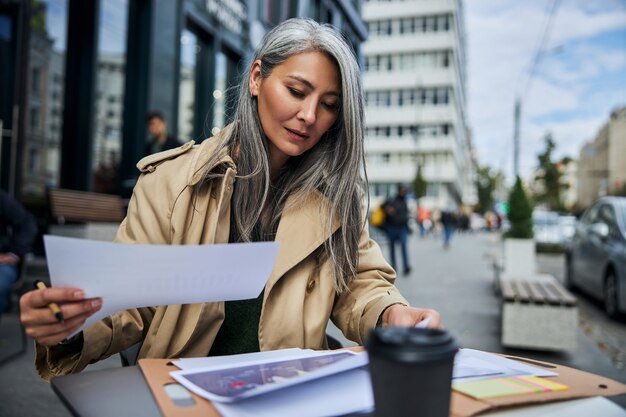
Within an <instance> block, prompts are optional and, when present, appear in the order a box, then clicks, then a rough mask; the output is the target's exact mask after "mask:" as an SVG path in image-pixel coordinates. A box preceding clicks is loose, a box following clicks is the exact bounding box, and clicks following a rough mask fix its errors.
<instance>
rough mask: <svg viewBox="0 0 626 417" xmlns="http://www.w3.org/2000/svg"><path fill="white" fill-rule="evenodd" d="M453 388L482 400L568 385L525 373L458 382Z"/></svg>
mask: <svg viewBox="0 0 626 417" xmlns="http://www.w3.org/2000/svg"><path fill="white" fill-rule="evenodd" d="M452 388H453V389H454V390H455V391H458V392H460V393H463V394H465V395H469V396H470V397H473V398H476V399H479V400H480V399H482V398H490V397H503V396H506V395H519V394H530V393H542V392H552V391H563V390H566V389H567V385H563V384H559V383H558V382H554V381H551V380H549V379H546V378H540V377H536V376H532V375H525V376H514V377H507V378H490V379H481V380H478V381H467V382H458V383H455V384H452Z"/></svg>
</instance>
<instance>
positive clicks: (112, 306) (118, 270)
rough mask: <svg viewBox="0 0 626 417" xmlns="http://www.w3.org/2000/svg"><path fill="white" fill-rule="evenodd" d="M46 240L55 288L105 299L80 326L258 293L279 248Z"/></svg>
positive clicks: (263, 244) (262, 244)
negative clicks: (135, 311)
mask: <svg viewBox="0 0 626 417" xmlns="http://www.w3.org/2000/svg"><path fill="white" fill-rule="evenodd" d="M44 244H45V248H46V259H47V262H48V270H49V272H50V281H51V283H52V286H53V287H75V288H80V289H82V290H84V291H85V296H86V297H87V298H92V297H101V298H102V308H101V309H100V311H98V312H96V313H95V314H94V315H93V316H91V317H89V318H88V319H87V321H86V322H85V324H84V325H83V326H82V327H81V329H79V330H82V329H84V328H85V327H88V326H90V325H91V324H93V323H95V322H97V321H98V320H100V319H102V318H104V317H106V316H109V315H111V314H113V313H116V312H118V311H122V310H126V309H128V308H135V307H148V306H159V305H170V304H193V303H203V302H210V301H229V300H245V299H250V298H256V297H257V296H258V295H259V294H260V293H261V290H262V289H263V287H264V285H265V283H266V282H267V279H268V278H269V276H270V273H271V272H272V268H273V267H274V262H275V259H276V255H277V253H278V243H276V242H255V243H232V244H227V245H226V244H215V245H144V244H126V243H113V242H102V241H93V240H86V239H74V238H67V237H60V236H50V235H46V236H44ZM77 332H78V331H77Z"/></svg>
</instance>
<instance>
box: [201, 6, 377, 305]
mask: <svg viewBox="0 0 626 417" xmlns="http://www.w3.org/2000/svg"><path fill="white" fill-rule="evenodd" d="M305 52H321V53H324V54H326V56H328V57H329V58H330V59H331V60H332V61H334V62H335V63H336V65H337V67H338V68H339V72H340V76H341V107H340V109H339V111H338V116H337V121H336V122H335V124H334V125H333V126H332V127H331V128H330V129H329V130H328V131H327V132H326V133H325V134H324V135H323V137H322V138H321V140H320V141H319V142H318V143H317V145H316V146H315V147H313V148H312V149H310V150H308V151H307V152H305V153H304V154H302V155H300V156H298V157H292V158H290V160H289V161H288V163H287V166H286V167H285V169H284V171H285V172H283V173H282V175H281V176H280V178H279V179H278V180H277V181H276V183H275V184H272V183H271V181H270V165H269V157H268V149H267V139H266V136H265V134H264V132H263V129H262V127H261V122H260V120H259V115H258V109H257V100H256V97H253V96H252V94H251V91H250V86H249V84H248V77H249V75H250V74H249V71H250V69H251V68H252V64H250V66H249V67H248V72H247V73H246V74H244V79H243V82H242V83H241V91H240V95H239V102H238V105H237V108H236V112H235V116H234V120H233V123H232V128H231V129H230V131H229V133H227V135H228V137H227V138H226V139H225V140H224V142H223V147H226V148H228V151H229V152H230V154H231V155H233V154H237V156H236V165H237V181H236V183H235V189H234V192H233V197H232V206H231V210H232V212H233V215H232V216H231V218H232V219H233V222H232V223H231V228H234V230H233V231H234V232H235V235H236V236H237V238H238V240H240V241H244V242H246V241H250V240H251V237H252V234H253V231H254V228H255V225H257V223H259V222H261V223H262V224H263V225H264V227H265V228H266V230H270V231H271V230H276V227H277V225H278V222H279V221H280V217H281V214H282V212H283V210H284V209H285V203H286V201H287V198H288V197H291V199H290V204H291V202H293V204H295V205H297V204H301V203H303V202H304V201H306V200H307V198H308V196H310V195H311V193H313V192H316V191H319V192H321V193H322V194H323V195H324V196H325V197H326V198H327V199H328V201H329V204H328V205H323V206H322V207H321V208H320V217H321V219H322V224H323V225H324V227H325V228H326V229H327V230H328V232H329V233H328V234H329V235H330V234H331V232H332V230H333V225H334V224H335V223H336V222H337V221H338V222H339V224H340V228H339V230H338V231H337V232H335V233H334V234H333V235H332V237H331V238H330V239H328V240H327V241H326V242H325V243H324V247H323V250H320V251H318V256H319V258H318V262H321V259H322V258H324V257H327V258H325V259H328V258H329V259H330V261H331V264H332V265H333V275H334V279H335V289H336V291H337V292H339V293H340V292H342V291H344V290H346V289H347V288H348V284H349V283H350V281H351V280H352V279H354V277H355V276H356V266H357V263H358V242H359V235H360V233H361V231H362V230H363V227H364V226H365V219H364V217H363V216H364V215H363V211H362V201H363V196H364V192H366V190H367V188H366V187H365V183H366V181H365V178H366V177H365V164H364V160H363V158H364V157H363V121H364V111H363V90H362V88H361V81H360V77H359V67H358V64H357V62H356V59H355V57H354V54H353V52H352V50H351V49H350V47H349V46H348V44H347V43H346V41H345V40H344V39H343V38H342V36H341V35H340V34H339V33H338V32H337V31H336V30H335V29H334V28H333V27H332V26H330V25H322V24H319V23H317V22H315V21H314V20H311V19H306V18H296V19H290V20H287V21H285V22H283V23H281V24H279V25H278V26H276V27H275V28H274V29H272V30H271V31H270V32H268V33H267V34H266V35H265V37H264V38H263V40H262V42H261V44H260V46H259V47H258V49H257V51H256V53H255V55H254V56H253V58H252V61H251V62H252V63H253V62H255V61H256V60H260V61H261V71H260V72H261V77H262V78H264V79H265V78H267V77H268V76H269V75H270V74H271V72H272V70H273V69H274V68H275V67H276V66H277V65H280V64H281V63H283V62H284V61H285V60H287V59H288V58H289V57H291V56H293V55H296V54H300V53H305ZM220 153H221V152H217V153H216V156H215V158H217V156H218V155H219V154H220ZM212 162H213V161H209V162H208V164H207V172H205V173H204V174H205V178H207V179H210V178H211V177H214V176H216V175H219V173H216V172H209V169H208V167H210V166H213V164H212ZM266 206H269V208H270V210H269V211H268V210H263V208H264V207H266ZM262 211H263V215H262ZM266 211H268V212H269V216H268V218H265V217H266V216H265V212H266Z"/></svg>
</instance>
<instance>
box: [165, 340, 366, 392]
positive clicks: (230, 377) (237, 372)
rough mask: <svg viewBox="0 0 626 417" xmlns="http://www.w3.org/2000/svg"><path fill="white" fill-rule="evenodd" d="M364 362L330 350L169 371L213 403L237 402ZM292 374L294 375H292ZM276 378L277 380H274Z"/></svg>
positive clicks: (361, 355)
mask: <svg viewBox="0 0 626 417" xmlns="http://www.w3.org/2000/svg"><path fill="white" fill-rule="evenodd" d="M323 357H327V359H323ZM320 358H321V359H320ZM329 358H336V359H329ZM332 360H337V362H334V363H332V362H331V363H329V361H332ZM367 363H368V359H367V354H366V353H365V352H362V353H356V352H352V351H348V350H334V351H323V352H319V353H313V354H308V355H301V356H300V357H296V358H294V357H291V358H284V357H281V358H265V359H261V360H253V361H250V360H248V361H244V362H240V363H237V364H235V365H233V364H230V365H225V364H221V365H218V366H211V367H207V368H199V369H192V370H186V371H173V372H170V376H171V377H172V378H174V379H175V380H176V381H177V382H178V383H179V384H181V385H183V386H184V387H185V388H187V389H189V390H190V391H192V392H194V393H195V394H197V395H199V396H201V397H202V398H205V399H207V400H210V401H212V402H214V403H215V402H238V401H243V399H245V398H249V397H254V396H261V395H267V394H268V393H269V392H272V391H277V390H283V389H285V388H286V387H288V386H291V385H298V384H307V383H308V382H310V381H312V380H315V379H320V378H326V377H333V376H335V375H337V374H339V373H342V372H346V371H348V370H352V369H356V368H362V367H364V366H367ZM307 364H308V365H307ZM294 372H297V374H295V375H294ZM287 375H289V376H287ZM276 378H279V379H278V380H276ZM229 381H230V382H229ZM231 382H232V383H236V384H242V385H245V388H243V389H242V387H239V386H238V387H233V388H231V387H230V383H231Z"/></svg>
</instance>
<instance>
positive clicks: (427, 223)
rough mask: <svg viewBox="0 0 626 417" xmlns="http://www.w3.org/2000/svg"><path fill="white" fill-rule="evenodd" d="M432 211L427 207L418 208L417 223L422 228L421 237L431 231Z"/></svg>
mask: <svg viewBox="0 0 626 417" xmlns="http://www.w3.org/2000/svg"><path fill="white" fill-rule="evenodd" d="M430 216H431V213H430V210H428V209H427V208H426V207H421V206H420V207H418V208H417V217H416V219H417V225H418V227H419V228H420V237H424V236H426V235H427V234H428V232H429V231H430V227H431V226H432V220H431V219H430Z"/></svg>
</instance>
